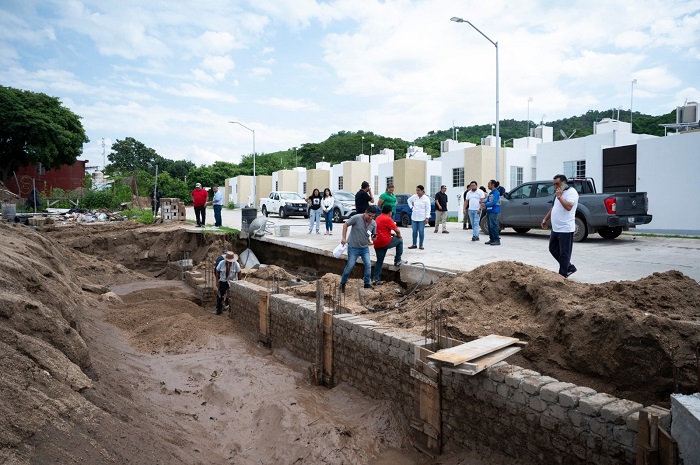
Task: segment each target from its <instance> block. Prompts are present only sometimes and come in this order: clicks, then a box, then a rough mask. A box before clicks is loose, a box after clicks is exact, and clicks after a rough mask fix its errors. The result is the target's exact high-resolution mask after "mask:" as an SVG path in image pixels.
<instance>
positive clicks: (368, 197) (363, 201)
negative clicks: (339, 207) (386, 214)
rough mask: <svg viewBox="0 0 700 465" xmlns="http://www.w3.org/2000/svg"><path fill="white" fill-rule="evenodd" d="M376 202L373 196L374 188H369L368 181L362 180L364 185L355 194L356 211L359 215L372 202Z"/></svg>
mask: <svg viewBox="0 0 700 465" xmlns="http://www.w3.org/2000/svg"><path fill="white" fill-rule="evenodd" d="M373 202H374V197H372V189H370V188H369V183H368V182H367V181H362V187H361V188H360V190H359V191H357V194H355V213H357V214H358V215H359V214H360V213H364V212H365V210H367V207H368V206H369V204H370V203H373Z"/></svg>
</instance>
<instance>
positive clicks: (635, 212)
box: [479, 178, 652, 242]
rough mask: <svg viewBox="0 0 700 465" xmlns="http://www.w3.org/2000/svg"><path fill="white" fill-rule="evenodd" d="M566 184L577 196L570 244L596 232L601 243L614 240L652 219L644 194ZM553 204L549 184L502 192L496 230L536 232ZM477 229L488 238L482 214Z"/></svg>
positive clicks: (588, 184)
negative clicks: (602, 190) (624, 232)
mask: <svg viewBox="0 0 700 465" xmlns="http://www.w3.org/2000/svg"><path fill="white" fill-rule="evenodd" d="M568 184H569V186H570V187H573V188H574V189H576V191H577V192H578V193H579V200H578V207H577V208H576V219H575V221H576V231H575V232H574V242H581V241H584V240H586V238H587V237H588V235H589V234H593V233H596V232H597V233H598V234H600V235H601V236H602V237H603V238H604V239H615V238H616V237H618V236H619V235H620V234H621V233H622V231H627V230H628V229H629V228H633V227H635V226H636V225H638V224H648V223H650V222H651V218H652V215H649V214H648V213H647V210H648V199H647V193H646V192H608V193H602V194H597V193H596V189H595V182H594V181H593V179H592V178H585V179H572V180H569V183H568ZM553 204H554V186H553V185H552V181H551V180H546V181H532V182H526V183H524V184H521V185H519V186H518V187H516V188H515V189H513V190H512V191H510V192H506V193H505V194H504V195H503V198H502V199H501V213H499V214H498V223H499V226H500V229H503V228H508V227H510V228H513V229H514V230H515V232H517V233H519V234H525V233H526V232H528V231H529V230H530V229H534V228H538V227H539V226H540V223H541V222H542V218H544V217H545V215H546V214H547V212H548V211H549V209H550V208H552V205H553ZM479 226H480V227H481V230H482V231H484V232H485V233H487V234H488V224H487V221H486V215H485V214H482V217H481V220H480V222H479ZM550 227H551V224H550Z"/></svg>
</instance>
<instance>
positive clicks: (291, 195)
mask: <svg viewBox="0 0 700 465" xmlns="http://www.w3.org/2000/svg"><path fill="white" fill-rule="evenodd" d="M280 198H281V199H282V200H304V199H302V198H301V195H299V194H297V193H296V192H283V193H281V194H280Z"/></svg>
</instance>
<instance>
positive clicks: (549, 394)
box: [540, 381, 576, 403]
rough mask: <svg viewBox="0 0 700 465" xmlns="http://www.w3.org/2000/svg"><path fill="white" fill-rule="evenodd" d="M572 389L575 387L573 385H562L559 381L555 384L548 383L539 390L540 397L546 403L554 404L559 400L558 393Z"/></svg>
mask: <svg viewBox="0 0 700 465" xmlns="http://www.w3.org/2000/svg"><path fill="white" fill-rule="evenodd" d="M574 387H576V385H575V384H572V383H564V382H561V381H558V382H556V383H549V384H547V385H545V386H542V388H541V389H540V397H541V398H542V400H544V401H546V402H551V403H556V402H557V401H558V400H559V393H560V392H562V391H565V390H567V389H571V388H574Z"/></svg>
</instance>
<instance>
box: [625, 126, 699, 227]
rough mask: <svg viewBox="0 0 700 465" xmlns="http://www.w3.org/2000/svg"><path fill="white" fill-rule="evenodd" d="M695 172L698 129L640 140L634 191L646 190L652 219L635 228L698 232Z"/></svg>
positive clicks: (696, 173) (697, 164) (696, 172)
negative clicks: (635, 188)
mask: <svg viewBox="0 0 700 465" xmlns="http://www.w3.org/2000/svg"><path fill="white" fill-rule="evenodd" d="M698 173H700V132H693V133H686V134H673V135H669V136H667V137H659V138H655V139H646V140H641V141H639V143H638V144H637V191H641V192H647V194H648V196H649V213H650V214H652V215H654V218H653V219H652V221H651V223H649V224H647V225H644V226H637V230H640V231H645V232H663V233H667V234H671V233H673V234H693V235H700V206H698V194H697V189H695V186H696V185H697V176H698Z"/></svg>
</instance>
